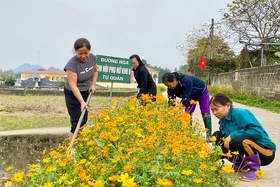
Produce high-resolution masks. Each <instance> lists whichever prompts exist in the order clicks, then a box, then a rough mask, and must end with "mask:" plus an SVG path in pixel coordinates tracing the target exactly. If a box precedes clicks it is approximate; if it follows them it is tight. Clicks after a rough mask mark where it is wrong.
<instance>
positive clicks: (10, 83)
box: [5, 76, 16, 86]
mask: <svg viewBox="0 0 280 187" xmlns="http://www.w3.org/2000/svg"><path fill="white" fill-rule="evenodd" d="M15 82H16V79H15V77H13V76H9V77H7V79H6V81H5V84H6V86H14V85H15Z"/></svg>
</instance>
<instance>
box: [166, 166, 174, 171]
mask: <svg viewBox="0 0 280 187" xmlns="http://www.w3.org/2000/svg"><path fill="white" fill-rule="evenodd" d="M164 168H165V169H167V170H173V169H174V168H175V167H174V166H165V167H164Z"/></svg>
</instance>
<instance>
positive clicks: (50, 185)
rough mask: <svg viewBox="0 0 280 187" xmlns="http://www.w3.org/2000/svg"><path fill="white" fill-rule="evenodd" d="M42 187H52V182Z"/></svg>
mask: <svg viewBox="0 0 280 187" xmlns="http://www.w3.org/2000/svg"><path fill="white" fill-rule="evenodd" d="M42 187H53V183H52V182H46V183H45V184H44V185H43V186H42Z"/></svg>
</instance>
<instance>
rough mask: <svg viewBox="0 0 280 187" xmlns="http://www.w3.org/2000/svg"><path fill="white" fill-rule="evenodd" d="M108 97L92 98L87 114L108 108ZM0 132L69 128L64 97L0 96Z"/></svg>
mask: <svg viewBox="0 0 280 187" xmlns="http://www.w3.org/2000/svg"><path fill="white" fill-rule="evenodd" d="M110 103H111V101H110V98H109V97H97V96H94V95H93V96H92V97H91V100H90V103H89V112H96V111H97V110H99V109H102V108H104V107H107V106H109V105H110ZM0 116H1V117H0V130H17V129H27V128H37V127H53V126H69V127H70V121H69V115H68V112H67V109H66V105H65V100H64V96H34V95H25V96H16V95H0Z"/></svg>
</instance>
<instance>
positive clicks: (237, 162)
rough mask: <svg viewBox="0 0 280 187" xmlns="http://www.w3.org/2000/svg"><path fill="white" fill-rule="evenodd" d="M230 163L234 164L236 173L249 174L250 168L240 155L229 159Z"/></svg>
mask: <svg viewBox="0 0 280 187" xmlns="http://www.w3.org/2000/svg"><path fill="white" fill-rule="evenodd" d="M227 159H228V161H230V162H232V163H233V165H232V167H233V169H234V171H236V172H247V171H248V166H247V165H246V164H245V162H244V158H242V157H241V156H240V155H233V156H232V157H231V158H227Z"/></svg>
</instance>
